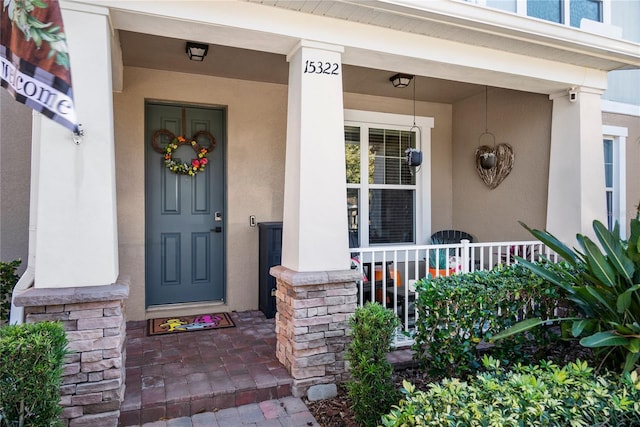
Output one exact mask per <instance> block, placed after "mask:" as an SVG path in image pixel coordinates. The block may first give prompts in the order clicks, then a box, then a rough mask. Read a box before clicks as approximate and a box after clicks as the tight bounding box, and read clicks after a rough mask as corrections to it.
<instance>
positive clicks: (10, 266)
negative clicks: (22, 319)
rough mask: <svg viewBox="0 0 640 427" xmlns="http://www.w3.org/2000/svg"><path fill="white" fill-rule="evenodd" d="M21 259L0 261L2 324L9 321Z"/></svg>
mask: <svg viewBox="0 0 640 427" xmlns="http://www.w3.org/2000/svg"><path fill="white" fill-rule="evenodd" d="M20 262H21V261H20V260H19V259H17V260H14V261H10V262H0V326H2V325H5V324H8V323H9V312H10V311H11V294H12V293H13V288H14V287H15V285H16V283H18V279H19V277H18V275H17V274H16V270H17V269H18V267H19V266H20Z"/></svg>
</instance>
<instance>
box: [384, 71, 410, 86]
mask: <svg viewBox="0 0 640 427" xmlns="http://www.w3.org/2000/svg"><path fill="white" fill-rule="evenodd" d="M411 79H413V76H412V75H411V74H402V73H398V74H395V75H393V76H391V77H389V81H390V82H391V83H392V84H393V87H407V86H409V83H411Z"/></svg>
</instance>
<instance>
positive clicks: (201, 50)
mask: <svg viewBox="0 0 640 427" xmlns="http://www.w3.org/2000/svg"><path fill="white" fill-rule="evenodd" d="M208 51H209V45H206V44H201V43H194V42H187V49H186V52H187V55H189V59H190V60H192V61H200V62H202V61H204V57H205V56H207V52H208Z"/></svg>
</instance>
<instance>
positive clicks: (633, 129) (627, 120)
mask: <svg viewBox="0 0 640 427" xmlns="http://www.w3.org/2000/svg"><path fill="white" fill-rule="evenodd" d="M602 124H603V125H609V126H620V127H624V128H627V130H628V135H627V143H626V145H627V152H626V157H627V159H626V160H627V164H626V169H627V181H626V184H627V191H626V193H627V206H626V217H627V233H629V231H630V230H628V228H629V227H628V222H629V220H630V219H631V218H635V216H636V213H637V208H638V205H640V167H638V165H640V117H637V116H628V115H624V114H611V113H605V114H603V115H602Z"/></svg>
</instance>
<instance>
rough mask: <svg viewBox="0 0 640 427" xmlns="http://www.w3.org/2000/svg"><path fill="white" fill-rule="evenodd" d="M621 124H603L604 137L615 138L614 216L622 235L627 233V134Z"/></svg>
mask: <svg viewBox="0 0 640 427" xmlns="http://www.w3.org/2000/svg"><path fill="white" fill-rule="evenodd" d="M628 135H629V130H628V129H627V128H625V127H621V126H608V125H604V126H602V137H603V139H611V140H613V165H614V169H613V188H614V191H613V217H614V219H615V220H617V221H618V223H619V224H620V235H621V236H622V237H623V238H624V237H626V235H627V158H626V153H627V136H628Z"/></svg>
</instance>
